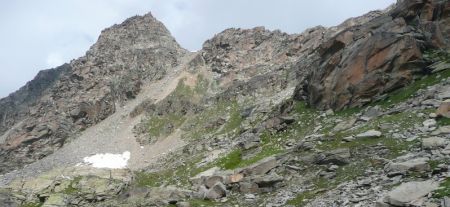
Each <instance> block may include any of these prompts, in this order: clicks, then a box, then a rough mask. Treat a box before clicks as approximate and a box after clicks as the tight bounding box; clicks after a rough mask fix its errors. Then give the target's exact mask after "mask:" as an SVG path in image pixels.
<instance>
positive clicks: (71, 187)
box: [62, 176, 82, 195]
mask: <svg viewBox="0 0 450 207" xmlns="http://www.w3.org/2000/svg"><path fill="white" fill-rule="evenodd" d="M81 179H82V177H81V176H77V177H75V178H74V179H73V180H71V181H70V184H69V185H68V186H67V188H66V189H64V190H63V191H62V193H64V194H66V195H74V194H77V193H78V192H79V190H78V189H77V188H76V187H75V186H76V185H77V184H78V183H79V182H80V180H81Z"/></svg>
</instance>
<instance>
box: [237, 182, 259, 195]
mask: <svg viewBox="0 0 450 207" xmlns="http://www.w3.org/2000/svg"><path fill="white" fill-rule="evenodd" d="M239 192H241V193H259V186H258V185H257V184H256V183H254V182H240V183H239Z"/></svg>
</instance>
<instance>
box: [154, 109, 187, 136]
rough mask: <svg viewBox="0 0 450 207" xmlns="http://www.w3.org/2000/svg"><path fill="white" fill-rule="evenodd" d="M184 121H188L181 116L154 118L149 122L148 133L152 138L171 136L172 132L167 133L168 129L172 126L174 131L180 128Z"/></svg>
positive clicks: (168, 115) (171, 115)
mask: <svg viewBox="0 0 450 207" xmlns="http://www.w3.org/2000/svg"><path fill="white" fill-rule="evenodd" d="M184 121H186V117H185V116H182V115H179V114H167V115H163V116H156V117H152V118H150V120H149V121H148V126H149V127H148V133H149V135H150V136H152V137H159V136H162V135H167V134H170V133H171V131H165V129H166V128H168V127H169V126H171V127H172V129H176V128H178V127H180V126H181V125H182V124H183V123H184Z"/></svg>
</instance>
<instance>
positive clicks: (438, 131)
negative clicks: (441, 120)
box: [431, 126, 450, 136]
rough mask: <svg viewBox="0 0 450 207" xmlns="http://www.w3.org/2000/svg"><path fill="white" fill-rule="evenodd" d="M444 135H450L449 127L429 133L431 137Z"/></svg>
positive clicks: (442, 127)
mask: <svg viewBox="0 0 450 207" xmlns="http://www.w3.org/2000/svg"><path fill="white" fill-rule="evenodd" d="M444 134H450V126H441V127H439V128H438V129H436V130H434V131H433V132H431V135H433V136H436V135H444Z"/></svg>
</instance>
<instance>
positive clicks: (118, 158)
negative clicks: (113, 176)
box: [83, 151, 131, 169]
mask: <svg viewBox="0 0 450 207" xmlns="http://www.w3.org/2000/svg"><path fill="white" fill-rule="evenodd" d="M130 156H131V153H130V152H129V151H126V152H124V153H122V154H110V153H105V154H96V155H92V156H90V157H85V158H84V159H83V161H84V163H87V164H89V165H91V166H92V167H95V168H110V169H121V168H125V167H127V164H128V160H129V159H130Z"/></svg>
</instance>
